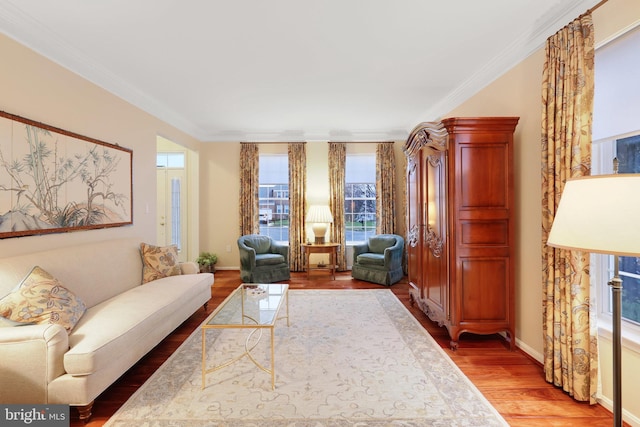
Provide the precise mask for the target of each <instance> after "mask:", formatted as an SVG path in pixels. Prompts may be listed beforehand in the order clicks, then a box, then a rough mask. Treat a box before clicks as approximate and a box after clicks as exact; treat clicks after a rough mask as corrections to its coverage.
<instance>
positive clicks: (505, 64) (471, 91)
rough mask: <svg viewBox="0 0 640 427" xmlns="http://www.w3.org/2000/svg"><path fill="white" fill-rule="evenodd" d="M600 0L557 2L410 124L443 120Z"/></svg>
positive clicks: (409, 124)
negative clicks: (529, 27)
mask: <svg viewBox="0 0 640 427" xmlns="http://www.w3.org/2000/svg"><path fill="white" fill-rule="evenodd" d="M599 1H600V0H571V1H565V2H558V4H557V5H556V7H555V8H554V9H551V10H550V11H549V12H548V13H547V14H546V15H545V16H543V17H541V18H540V19H539V20H538V22H537V23H536V25H535V26H534V28H531V31H527V29H526V28H523V32H522V36H520V37H518V38H516V39H515V40H514V41H513V42H512V43H510V44H509V45H508V46H507V47H506V48H505V49H504V50H503V51H502V52H500V53H499V54H498V55H496V56H494V57H493V58H490V59H489V60H488V61H487V63H486V64H485V65H484V66H483V67H482V68H480V69H479V70H478V71H477V72H475V73H474V74H473V75H471V76H470V77H469V78H468V79H467V80H465V81H464V82H462V84H460V85H459V86H457V87H456V88H455V89H454V90H453V91H451V92H450V93H449V94H448V95H447V96H445V97H444V98H443V99H442V100H441V101H440V102H438V103H436V104H434V105H433V106H432V107H431V108H429V109H428V110H426V111H425V112H424V113H423V114H422V115H420V117H417V118H415V119H414V120H413V121H412V122H411V123H408V124H407V129H409V130H410V129H413V127H414V126H415V125H416V123H420V122H424V121H433V120H439V119H441V118H443V115H445V114H448V113H449V111H451V110H453V109H454V108H456V107H457V106H459V105H461V104H463V103H464V102H465V101H466V100H468V99H469V98H471V97H472V96H473V95H475V94H476V93H478V92H479V91H480V90H482V89H483V88H485V87H486V86H488V85H489V84H490V83H492V82H493V81H495V80H497V79H498V78H499V77H500V76H502V75H503V74H505V73H506V72H507V71H509V70H510V69H511V68H513V67H514V66H516V65H517V64H519V63H520V62H522V61H523V60H525V59H526V58H528V57H529V56H530V55H531V54H532V53H534V52H536V51H537V50H539V49H540V48H542V47H543V46H544V44H545V42H546V40H547V39H548V38H549V37H550V36H551V35H553V34H555V33H556V32H558V31H559V30H560V29H561V28H562V27H564V26H565V25H567V24H568V23H569V22H571V21H573V20H574V19H576V18H577V17H578V16H580V15H581V14H583V13H585V12H586V11H587V10H588V9H589V8H591V7H593V6H595V5H596V4H598V3H599Z"/></svg>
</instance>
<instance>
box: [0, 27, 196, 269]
mask: <svg viewBox="0 0 640 427" xmlns="http://www.w3.org/2000/svg"><path fill="white" fill-rule="evenodd" d="M0 52H2V61H0V94H2V95H1V96H0V110H2V111H6V112H8V113H12V114H16V115H19V116H22V117H26V118H29V119H32V120H35V121H38V122H42V123H46V124H48V125H51V126H55V127H58V128H61V129H65V130H68V131H71V132H75V133H78V134H81V135H85V136H88V137H92V138H96V139H99V140H102V141H105V142H109V143H113V144H119V145H121V146H123V147H127V148H130V149H132V150H133V186H134V188H133V225H132V226H125V227H117V228H110V229H104V230H91V231H81V232H74V233H61V234H51V235H43V236H30V237H20V238H11V239H2V240H0V257H3V256H8V255H12V254H20V253H26V252H32V251H36V250H39V249H48V248H55V247H61V246H67V245H71V244H75V243H80V242H90V241H97V240H104V239H110V238H117V237H133V236H135V237H140V238H141V239H143V240H145V241H147V242H150V243H154V242H155V238H156V237H155V236H156V226H155V220H156V215H155V212H156V178H155V177H156V167H155V152H156V136H157V135H158V134H159V135H163V136H165V137H167V138H169V139H170V140H172V141H174V142H176V143H180V144H183V145H185V146H189V147H191V148H192V149H198V147H199V145H200V143H199V142H198V141H197V140H195V139H194V138H192V137H189V136H188V135H186V134H184V133H183V132H180V131H178V130H176V129H175V128H173V127H171V126H169V125H167V124H166V123H163V122H162V121H160V120H158V119H156V118H154V117H152V116H150V115H149V114H147V113H145V112H143V111H141V110H140V109H138V108H136V107H134V106H132V105H131V104H128V103H127V102H124V101H123V100H121V99H120V98H118V97H116V96H114V95H112V94H110V93H108V92H106V91H105V90H103V89H101V88H99V87H98V86H96V85H94V84H92V83H90V82H88V81H87V80H85V79H83V78H81V77H79V76H77V75H76V74H74V73H71V72H70V71H68V70H67V69H65V68H62V67H60V66H58V65H57V64H55V63H53V62H51V61H49V60H48V59H46V58H44V57H42V56H40V55H38V54H37V53H35V52H33V51H31V50H30V49H28V48H26V47H24V46H22V45H20V44H18V43H16V42H14V41H13V40H11V39H9V38H7V37H5V36H4V35H0Z"/></svg>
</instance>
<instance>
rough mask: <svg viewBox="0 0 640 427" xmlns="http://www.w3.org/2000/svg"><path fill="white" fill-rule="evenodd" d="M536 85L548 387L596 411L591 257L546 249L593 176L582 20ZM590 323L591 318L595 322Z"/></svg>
mask: <svg viewBox="0 0 640 427" xmlns="http://www.w3.org/2000/svg"><path fill="white" fill-rule="evenodd" d="M545 52H546V59H545V63H544V69H543V78H542V80H543V81H542V268H543V270H542V284H543V293H544V301H543V322H544V325H543V328H544V371H545V376H546V380H547V381H548V382H550V383H553V384H554V385H556V386H558V387H562V389H563V390H564V391H566V392H567V393H568V394H569V395H571V396H573V398H574V399H576V400H579V401H589V402H590V403H591V404H595V403H596V400H595V396H596V390H597V374H598V371H597V365H598V363H597V354H598V353H597V340H596V328H595V324H594V323H595V322H593V321H591V319H590V317H592V316H591V310H592V303H591V302H592V301H593V297H594V295H590V289H589V288H590V283H589V254H588V253H583V252H577V251H568V250H564V249H555V248H551V247H549V246H547V245H546V241H547V238H548V235H549V231H550V229H551V224H552V223H553V218H554V214H555V212H556V209H557V206H558V203H559V201H560V195H561V194H562V190H563V187H564V183H565V181H566V180H567V179H569V178H574V177H578V176H584V175H590V173H591V122H592V111H593V86H594V74H593V73H594V70H593V65H594V38H593V22H592V20H591V14H590V13H587V14H585V15H583V16H581V17H579V18H577V19H576V20H574V21H573V22H571V23H570V24H569V25H567V26H566V27H565V28H563V29H561V30H560V31H558V32H557V33H556V34H555V35H553V36H551V37H550V38H549V39H548V40H547V42H546V48H545ZM593 318H595V316H593Z"/></svg>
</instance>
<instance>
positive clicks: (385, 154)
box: [376, 142, 396, 234]
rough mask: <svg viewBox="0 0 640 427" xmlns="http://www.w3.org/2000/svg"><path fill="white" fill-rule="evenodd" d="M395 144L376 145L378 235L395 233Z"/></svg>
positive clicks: (382, 143)
mask: <svg viewBox="0 0 640 427" xmlns="http://www.w3.org/2000/svg"><path fill="white" fill-rule="evenodd" d="M393 146H394V143H393V142H381V143H379V144H377V145H376V219H377V223H376V233H377V234H385V233H391V234H393V233H395V232H396V228H395V218H396V208H395V187H396V179H395V177H396V157H395V152H394V149H393Z"/></svg>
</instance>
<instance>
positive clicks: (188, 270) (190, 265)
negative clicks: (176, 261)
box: [180, 261, 200, 274]
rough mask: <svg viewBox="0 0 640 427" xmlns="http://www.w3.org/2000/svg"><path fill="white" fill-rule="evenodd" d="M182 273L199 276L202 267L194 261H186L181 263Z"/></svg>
mask: <svg viewBox="0 0 640 427" xmlns="http://www.w3.org/2000/svg"><path fill="white" fill-rule="evenodd" d="M180 271H181V272H182V274H198V273H200V266H198V263H196V262H193V261H185V262H181V263H180Z"/></svg>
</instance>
